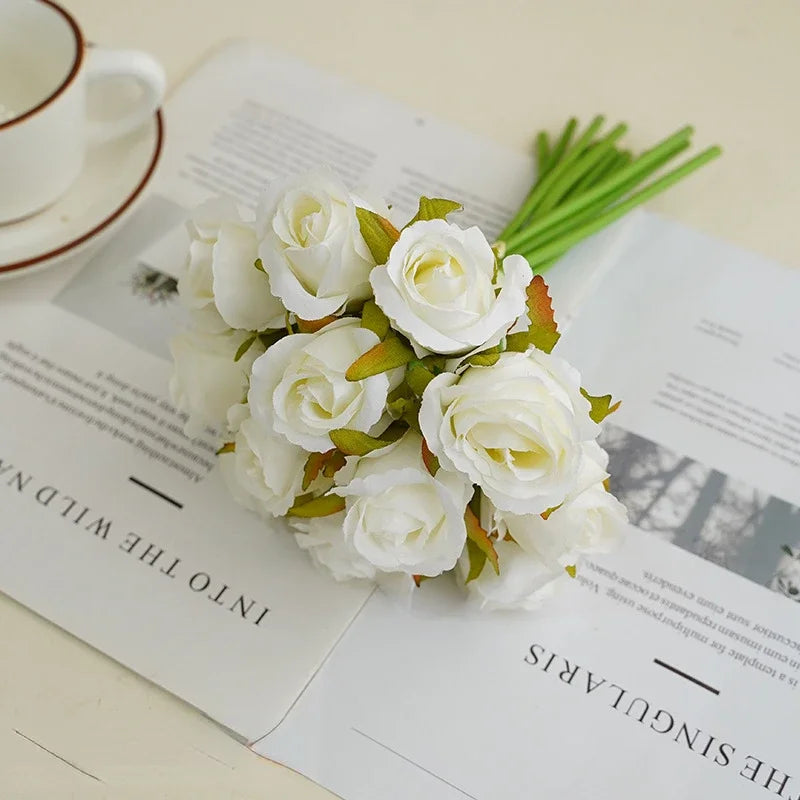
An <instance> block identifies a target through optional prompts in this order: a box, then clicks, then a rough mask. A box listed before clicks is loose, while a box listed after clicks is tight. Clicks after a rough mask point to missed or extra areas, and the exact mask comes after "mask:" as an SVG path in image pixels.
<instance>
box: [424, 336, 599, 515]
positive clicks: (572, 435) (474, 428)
mask: <svg viewBox="0 0 800 800" xmlns="http://www.w3.org/2000/svg"><path fill="white" fill-rule="evenodd" d="M589 412H590V405H589V402H588V401H587V400H586V399H585V398H584V397H583V396H582V395H581V392H580V376H579V375H578V373H577V371H576V370H575V369H574V368H573V367H571V366H570V365H569V364H567V362H566V361H563V360H562V359H560V358H557V357H556V356H552V355H549V354H547V353H544V352H542V351H540V350H536V349H535V348H531V349H529V350H527V351H526V352H524V353H516V352H506V353H502V354H500V356H499V358H498V360H497V362H496V363H495V364H493V365H491V366H467V367H466V369H464V370H463V371H462V372H461V373H460V374H455V373H451V372H444V373H442V374H441V375H439V376H437V377H435V378H434V379H433V380H432V381H430V383H429V384H428V385H427V387H426V389H425V391H424V394H423V396H422V406H421V410H420V414H419V423H420V427H421V429H422V433H423V435H424V436H425V440H426V442H427V445H428V447H429V448H430V449H431V451H432V452H433V453H434V454H435V455H436V456H437V457H438V458H439V461H440V463H441V465H442V467H443V468H445V469H448V470H452V471H455V472H459V473H463V474H465V475H467V476H468V477H469V479H470V480H471V481H472V482H473V483H474V484H476V485H477V486H479V487H480V488H481V490H482V491H483V493H484V494H485V495H486V496H487V497H488V498H489V499H490V500H491V501H492V502H493V503H494V504H495V506H497V507H498V508H500V509H502V510H504V511H510V512H513V513H516V514H541V513H542V512H544V511H547V510H548V509H550V508H553V507H554V506H557V505H559V504H560V503H563V502H564V500H565V499H566V497H567V496H568V495H569V493H570V491H572V489H573V487H574V485H575V482H576V480H577V478H578V470H579V468H580V466H581V459H582V456H583V449H582V446H583V443H584V442H587V441H592V440H594V439H595V438H596V436H597V434H598V432H599V428H598V426H597V425H596V424H595V423H594V422H593V421H592V420H591V419H590V417H589Z"/></svg>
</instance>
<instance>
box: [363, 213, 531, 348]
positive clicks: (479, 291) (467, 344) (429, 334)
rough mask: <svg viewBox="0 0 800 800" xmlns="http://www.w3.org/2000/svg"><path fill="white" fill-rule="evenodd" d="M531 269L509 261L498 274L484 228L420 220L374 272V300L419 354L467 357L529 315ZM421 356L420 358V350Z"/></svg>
mask: <svg viewBox="0 0 800 800" xmlns="http://www.w3.org/2000/svg"><path fill="white" fill-rule="evenodd" d="M530 281H531V268H530V266H529V265H528V262H527V261H526V260H525V259H524V258H523V257H522V256H520V255H512V256H508V257H507V258H505V259H504V260H503V263H502V267H501V268H500V269H499V270H497V272H496V274H495V258H494V253H493V252H492V248H491V247H490V245H489V242H487V241H486V237H485V236H484V235H483V234H482V233H481V231H480V230H479V229H478V228H467V229H466V230H462V229H461V228H459V227H458V226H457V225H451V224H450V223H448V222H445V221H444V220H440V219H435V220H428V221H421V222H415V223H414V224H413V225H411V226H410V227H408V228H406V229H405V230H404V231H403V232H402V233H401V234H400V238H399V239H398V240H397V242H395V244H394V246H393V247H392V249H391V252H390V253H389V261H388V262H387V264H386V267H385V268H379V269H374V270H373V271H372V272H371V273H370V283H371V284H372V288H373V291H374V292H375V302H377V304H378V305H379V306H380V307H381V308H382V309H383V311H384V313H385V314H386V315H387V316H388V317H389V319H391V320H392V323H393V324H394V327H395V328H397V329H398V330H400V331H402V332H403V333H405V334H406V336H408V337H409V339H411V341H412V342H413V343H414V344H415V345H416V346H417V349H418V351H419V348H423V349H426V350H431V351H433V352H436V353H444V354H454V353H465V352H467V351H469V350H474V349H475V348H477V347H483V346H486V345H489V346H493V345H494V344H497V342H499V341H500V339H501V338H502V337H503V335H504V334H505V333H506V331H507V330H508V329H509V328H510V327H511V326H512V325H513V324H514V322H515V321H516V319H517V317H519V316H520V315H521V314H522V313H523V312H524V311H525V300H526V296H525V288H526V287H527V285H528V284H529V283H530ZM418 354H419V352H418Z"/></svg>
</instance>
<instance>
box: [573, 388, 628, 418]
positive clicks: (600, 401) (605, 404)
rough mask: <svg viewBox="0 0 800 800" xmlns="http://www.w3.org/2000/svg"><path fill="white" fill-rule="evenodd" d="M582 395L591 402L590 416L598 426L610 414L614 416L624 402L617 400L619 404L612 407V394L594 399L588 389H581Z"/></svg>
mask: <svg viewBox="0 0 800 800" xmlns="http://www.w3.org/2000/svg"><path fill="white" fill-rule="evenodd" d="M581 394H582V395H583V396H584V397H585V398H586V399H587V400H588V401H589V405H590V406H591V410H590V411H589V416H590V417H591V418H592V420H594V421H595V422H596V423H597V424H598V425H599V424H600V423H601V422H602V421H603V420H604V419H605V418H606V417H607V416H609V414H613V413H614V412H615V411H616V410H617V409H618V408H619V407H620V405H622V401H620V400H617V402H616V403H614V404H613V405H612V404H611V395H610V394H604V395H602V396H601V397H593V396H592V395H590V394H589V392H587V391H586V389H581Z"/></svg>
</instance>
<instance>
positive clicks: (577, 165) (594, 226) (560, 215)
mask: <svg viewBox="0 0 800 800" xmlns="http://www.w3.org/2000/svg"><path fill="white" fill-rule="evenodd" d="M603 122H604V118H603V117H602V116H597V117H595V118H594V119H593V120H592V121H591V123H590V124H589V126H588V127H587V128H586V130H585V131H584V132H583V133H582V134H580V135H579V136H578V137H577V138H576V139H575V141H574V142H573V141H572V140H573V137H574V136H575V133H576V131H577V128H578V122H577V120H576V119H575V118H573V119H571V120H570V121H569V122H568V123H567V124H566V126H565V127H564V130H563V131H562V133H561V135H560V136H559V137H558V139H557V140H556V141H555V142H554V143H552V144H551V142H550V140H549V137H548V135H547V134H546V133H545V132H541V133H540V134H539V135H538V136H537V137H536V143H535V151H536V165H537V177H536V182H535V183H534V184H533V186H532V187H531V190H530V192H528V195H527V197H526V198H525V200H524V201H523V203H522V205H521V206H520V208H519V210H518V211H517V213H516V214H515V215H514V218H513V219H512V220H511V221H510V222H509V223H508V225H506V227H505V228H504V230H503V231H502V233H501V234H500V236H499V237H498V245H499V247H500V251H501V252H504V253H518V254H520V255H522V256H524V257H525V258H526V259H527V260H528V262H529V263H530V265H531V267H532V268H533V270H534V271H535V272H544V271H545V270H546V269H547V268H548V267H550V266H551V265H552V264H553V263H555V261H557V260H558V259H559V258H560V257H561V256H562V255H564V254H565V253H566V252H567V250H569V249H570V248H572V247H574V246H575V245H576V244H578V242H580V241H582V240H583V239H585V238H587V237H588V236H591V235H592V234H594V233H597V232H598V231H600V230H602V229H603V228H604V227H606V226H607V225H610V224H611V223H612V222H615V221H616V220H618V219H619V218H620V217H622V216H624V215H625V214H627V213H628V212H629V211H631V210H632V209H634V208H636V207H637V206H639V205H641V204H642V203H644V202H645V201H647V200H650V199H651V198H652V197H655V196H656V195H657V194H660V193H661V192H663V191H664V190H665V189H668V188H669V187H670V186H674V185H675V184H676V183H678V181H680V180H683V178H685V177H687V176H688V175H691V174H692V173H693V172H695V171H696V170H698V169H699V168H700V167H702V166H703V165H704V164H707V163H708V162H709V161H712V160H713V159H715V158H716V157H717V156H719V155H720V154H721V152H722V150H721V149H720V148H719V147H717V146H713V147H709V148H707V149H706V150H704V151H703V152H701V153H700V154H699V155H697V156H695V157H693V158H691V159H689V160H688V161H686V162H684V163H683V164H681V165H680V166H677V167H674V168H673V169H671V170H669V171H667V172H665V173H663V174H661V175H660V176H658V177H654V176H655V175H656V173H657V172H658V171H659V170H661V169H662V168H663V167H665V166H667V165H668V164H669V163H670V162H672V161H673V159H674V158H675V157H676V156H678V155H679V154H680V153H682V152H683V151H684V150H686V149H687V148H688V147H689V145H690V143H691V136H692V133H693V129H692V128H691V127H689V126H687V127H684V128H681V129H680V130H678V131H676V132H675V133H673V134H672V135H671V136H668V137H667V138H666V139H664V140H663V141H661V142H659V143H658V144H657V145H656V146H655V147H653V148H651V149H650V150H647V151H645V152H644V153H642V154H640V155H639V156H637V157H632V156H631V153H630V152H628V151H626V150H619V149H618V147H617V144H618V142H619V140H620V139H621V138H622V136H624V134H625V133H626V132H627V126H626V125H624V124H620V125H617V126H615V127H614V128H613V129H612V130H611V131H610V132H609V133H607V134H604V135H599V132H600V129H601V128H602V126H603Z"/></svg>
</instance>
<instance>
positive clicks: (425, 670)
mask: <svg viewBox="0 0 800 800" xmlns="http://www.w3.org/2000/svg"><path fill="white" fill-rule="evenodd" d="M798 304H800V275H798V274H797V273H793V272H791V271H790V270H787V269H783V268H781V267H779V266H777V265H775V264H772V263H770V262H768V261H766V260H765V259H762V258H760V257H758V256H755V255H752V254H749V253H746V252H743V251H741V250H737V249H735V248H733V247H730V246H727V245H725V244H723V243H720V242H717V241H714V240H711V239H709V238H708V237H705V236H702V235H700V234H698V233H695V232H693V231H690V230H688V229H686V228H685V227H683V226H681V225H678V224H676V223H672V222H668V221H665V220H663V219H660V218H658V217H655V216H651V215H647V214H638V215H637V216H636V218H635V220H633V222H632V225H631V228H630V229H629V238H628V246H627V247H626V248H625V250H624V251H623V253H622V255H621V257H620V259H619V261H618V263H617V264H616V265H615V267H614V268H613V269H612V271H611V273H610V274H609V275H608V276H607V278H606V280H604V281H603V283H602V286H601V287H600V288H599V289H598V291H597V292H596V294H595V296H594V298H593V301H592V303H591V304H590V305H589V306H588V307H587V308H585V309H584V311H583V312H582V313H581V315H580V316H579V317H578V319H577V320H576V321H575V323H574V324H573V326H572V327H571V329H570V330H569V331H568V333H567V334H566V336H565V338H564V341H563V345H561V344H560V345H559V347H560V348H561V352H562V354H563V355H565V356H566V357H567V358H569V359H570V360H571V361H572V362H573V363H576V364H580V365H581V367H582V369H583V372H584V379H585V385H587V386H588V387H589V389H590V390H591V391H594V392H596V393H600V392H604V391H606V390H613V391H614V392H615V394H616V395H618V396H619V397H621V398H622V401H623V404H622V408H621V410H620V411H618V412H617V413H616V414H615V415H614V416H613V417H611V418H610V420H609V421H608V422H607V423H606V428H605V432H604V434H603V437H602V439H603V444H604V446H605V447H606V448H607V449H608V451H609V453H610V458H611V462H610V467H609V470H610V472H611V474H612V490H613V491H614V492H615V494H617V495H618V496H619V497H620V498H621V499H622V500H623V501H624V502H625V503H626V504H627V506H628V508H629V514H630V525H629V530H628V533H627V537H626V541H625V543H624V545H623V547H622V548H621V550H620V551H618V552H617V553H615V554H613V555H610V556H604V557H597V558H595V559H593V560H592V561H591V562H586V563H584V564H583V565H582V566H581V567H579V569H578V572H577V575H576V579H575V580H574V581H569V580H567V581H566V586H565V587H564V590H563V591H562V592H561V593H560V594H559V595H558V596H557V597H556V599H555V600H553V601H551V602H548V603H545V604H544V605H543V606H542V607H541V609H540V610H539V611H537V612H533V613H527V614H502V613H498V612H495V613H483V614H480V613H476V612H470V611H468V610H465V609H464V608H463V601H461V600H460V599H459V597H458V595H457V593H456V591H455V587H449V586H448V587H441V586H440V587H436V586H435V583H436V582H431V583H433V584H434V586H433V587H430V584H424V585H423V587H422V589H421V596H420V599H419V602H418V603H417V604H416V605H415V606H414V607H412V609H411V611H409V610H407V609H405V608H403V607H401V606H400V605H399V604H398V603H397V602H396V601H393V600H391V599H389V598H387V597H385V596H383V595H382V594H376V595H374V596H373V597H372V598H371V599H370V600H369V601H368V603H367V605H366V607H365V609H364V611H363V612H362V613H361V615H360V616H359V617H358V619H357V620H356V622H355V623H354V625H353V626H352V627H351V629H350V630H349V631H348V634H347V635H346V636H345V637H344V638H343V640H342V641H341V642H340V643H339V645H338V647H337V648H336V650H335V651H334V653H333V655H332V656H331V658H330V659H329V661H328V662H327V664H326V665H325V667H324V668H323V669H322V670H321V672H320V673H319V674H318V675H317V676H316V678H315V680H314V681H313V682H312V683H311V685H310V687H309V688H308V690H307V691H306V692H305V693H304V694H303V695H302V697H301V699H300V701H299V702H298V703H297V704H296V705H295V707H294V708H293V709H292V711H291V713H290V714H289V716H288V717H287V719H286V720H285V721H284V723H282V724H281V725H280V726H279V727H278V728H277V729H276V730H275V731H274V732H273V733H272V734H270V735H268V736H267V737H266V738H265V739H264V740H262V741H261V742H258V743H257V744H256V745H255V747H256V749H257V751H258V752H260V753H263V754H265V755H268V756H270V757H271V758H274V759H276V760H278V761H281V762H283V763H285V764H287V765H289V766H291V767H293V768H294V769H297V770H299V771H301V772H303V773H304V774H306V775H308V776H309V777H311V778H312V779H314V780H316V781H317V782H319V783H320V784H322V785H324V786H325V787H327V788H329V789H331V790H333V791H334V792H336V793H338V794H339V795H341V796H342V797H343V798H346V800H367V799H368V798H374V797H381V798H398V799H399V798H404V797H408V796H409V795H417V796H421V797H428V798H442V800H444V799H445V798H447V799H448V800H449V799H450V798H453V800H455V798H463V797H468V798H472V799H473V800H487V799H488V798H492V800H503V799H504V798H508V799H509V800H511V798H519V797H524V796H529V795H532V794H534V793H535V794H536V795H541V796H553V795H554V794H555V793H556V792H558V793H560V794H564V793H565V792H566V793H567V794H569V795H570V796H573V797H591V798H608V799H609V800H611V798H614V799H615V800H617V799H618V798H631V800H634V798H640V797H651V798H659V799H660V800H661V799H663V800H667V799H668V798H674V797H726V798H743V799H745V798H754V800H756V799H757V798H758V797H767V796H779V797H783V798H787V799H789V800H797V798H798V797H800V761H798V753H799V752H800V729H799V728H798V724H797V708H798V696H799V695H798V692H799V691H800V690H799V689H798V681H800V605H798V600H800V405H798V397H800V349H798V342H800V337H799V336H798V333H800V328H798V322H797V313H796V309H797V307H798ZM429 587H430V588H429Z"/></svg>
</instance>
